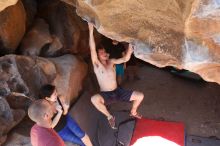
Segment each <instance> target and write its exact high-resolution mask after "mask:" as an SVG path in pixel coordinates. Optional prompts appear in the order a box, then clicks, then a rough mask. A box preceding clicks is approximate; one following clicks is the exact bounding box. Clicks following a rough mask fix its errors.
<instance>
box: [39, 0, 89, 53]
mask: <svg viewBox="0 0 220 146" xmlns="http://www.w3.org/2000/svg"><path fill="white" fill-rule="evenodd" d="M38 6H39V11H38V16H39V17H41V18H44V19H45V20H46V22H47V23H48V24H49V27H50V31H51V34H52V35H54V36H56V37H57V38H58V39H59V40H60V42H61V44H62V49H60V50H59V52H60V53H61V54H63V53H78V54H82V53H88V52H89V47H88V29H87V24H86V23H85V22H83V21H82V20H81V18H80V17H79V16H78V15H77V14H76V11H75V8H73V7H71V6H70V5H68V4H66V3H64V2H61V1H59V0H47V1H45V0H39V3H38Z"/></svg>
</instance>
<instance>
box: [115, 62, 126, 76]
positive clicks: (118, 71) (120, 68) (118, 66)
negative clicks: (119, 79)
mask: <svg viewBox="0 0 220 146" xmlns="http://www.w3.org/2000/svg"><path fill="white" fill-rule="evenodd" d="M115 69H116V75H117V76H123V75H124V64H116V65H115Z"/></svg>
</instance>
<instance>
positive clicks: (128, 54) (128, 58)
mask: <svg viewBox="0 0 220 146" xmlns="http://www.w3.org/2000/svg"><path fill="white" fill-rule="evenodd" d="M132 53H133V48H132V45H131V44H129V46H128V50H127V52H126V54H125V55H124V56H123V57H122V58H119V59H111V62H112V63H113V64H121V63H125V62H127V61H128V60H130V58H131V54H132Z"/></svg>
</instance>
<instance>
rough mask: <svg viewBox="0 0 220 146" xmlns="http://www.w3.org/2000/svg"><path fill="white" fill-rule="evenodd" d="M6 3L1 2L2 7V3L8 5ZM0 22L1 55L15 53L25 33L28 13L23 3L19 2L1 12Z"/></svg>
mask: <svg viewBox="0 0 220 146" xmlns="http://www.w3.org/2000/svg"><path fill="white" fill-rule="evenodd" d="M9 1H11V2H12V0H9ZM9 1H7V2H9ZM4 2H5V3H4ZM4 2H0V6H1V3H2V4H7V2H6V1H5V0H4ZM0 22H1V23H0V54H3V53H13V52H14V51H15V49H16V48H17V47H18V45H19V43H20V41H21V39H22V37H23V35H24V33H25V23H26V13H25V10H24V7H23V4H22V2H21V1H20V0H19V1H18V2H17V3H16V4H15V5H13V6H10V7H7V8H6V9H4V10H3V11H1V12H0Z"/></svg>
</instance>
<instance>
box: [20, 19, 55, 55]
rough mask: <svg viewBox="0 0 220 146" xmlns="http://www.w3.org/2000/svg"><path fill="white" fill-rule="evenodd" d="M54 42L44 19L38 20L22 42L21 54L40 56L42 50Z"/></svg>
mask: <svg viewBox="0 0 220 146" xmlns="http://www.w3.org/2000/svg"><path fill="white" fill-rule="evenodd" d="M52 41H53V38H52V36H51V34H50V31H49V25H48V24H47V23H46V22H45V21H44V19H36V20H35V21H34V23H33V25H32V27H31V29H30V30H29V31H28V32H27V33H26V35H25V36H24V38H23V40H22V42H21V46H20V52H21V53H22V54H23V55H31V56H39V55H40V52H41V49H42V48H43V47H44V46H45V45H47V44H48V45H49V44H50V43H51V42H52Z"/></svg>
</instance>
